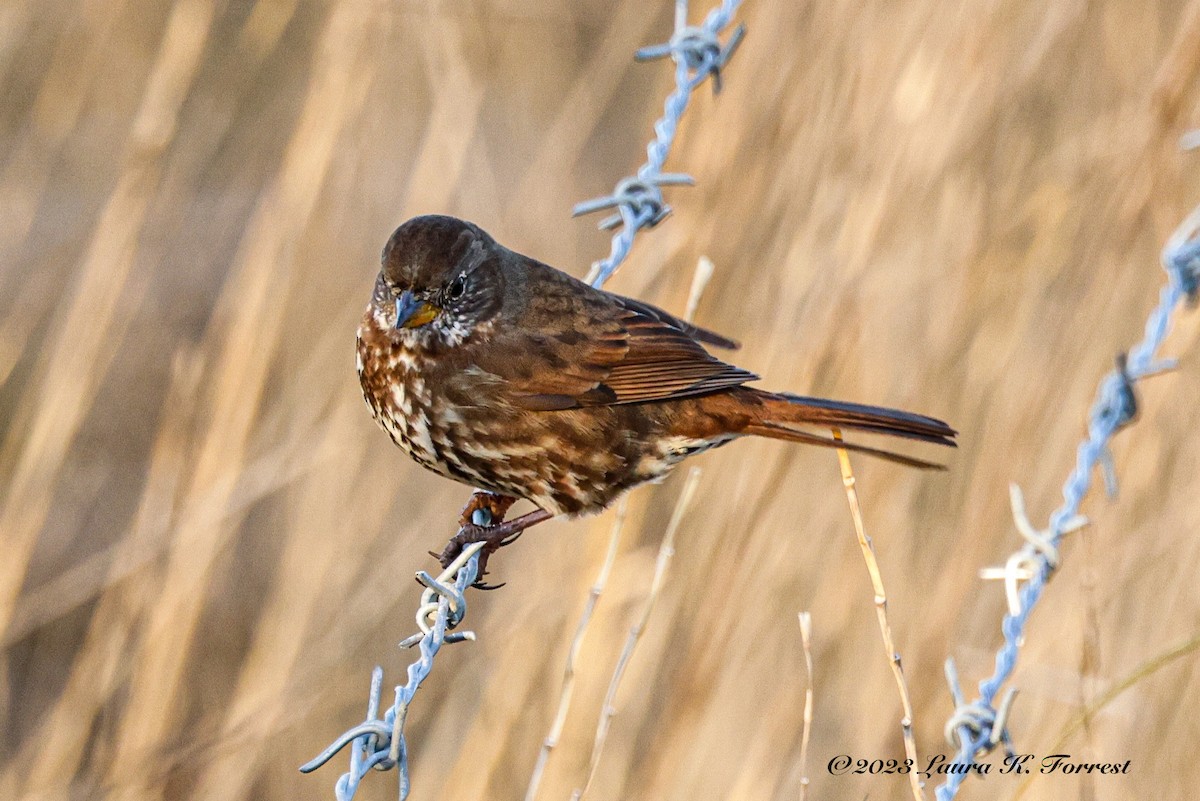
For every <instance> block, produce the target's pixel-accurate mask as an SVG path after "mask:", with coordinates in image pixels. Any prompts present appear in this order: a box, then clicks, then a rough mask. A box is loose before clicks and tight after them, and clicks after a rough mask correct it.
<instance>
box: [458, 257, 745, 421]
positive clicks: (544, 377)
mask: <svg viewBox="0 0 1200 801" xmlns="http://www.w3.org/2000/svg"><path fill="white" fill-rule="evenodd" d="M537 267H542V268H543V269H544V270H546V271H550V270H551V268H548V267H544V265H537ZM535 269H536V268H535ZM537 272H542V271H541V270H537ZM537 277H538V278H539V279H541V280H539V281H537V282H536V283H535V284H534V285H535V286H536V291H535V294H534V295H533V296H531V297H530V298H529V300H528V307H527V308H526V310H525V312H524V314H523V315H522V318H523V319H521V320H520V321H518V324H517V325H516V326H514V327H512V328H511V329H510V330H513V331H515V332H516V334H515V336H516V337H519V339H520V341H519V342H517V341H513V342H511V343H504V344H506V345H510V346H511V347H503V346H502V347H499V348H496V349H495V350H494V351H493V352H495V353H502V354H506V355H507V358H508V360H511V364H509V365H500V364H494V365H493V364H487V365H481V366H483V367H484V368H485V369H487V370H489V371H490V372H493V373H495V374H497V375H498V376H500V377H502V378H503V379H504V380H505V381H506V383H507V385H508V392H507V393H506V394H508V396H509V399H510V400H511V401H512V402H513V403H514V404H516V405H518V406H522V407H524V408H527V409H535V410H552V409H569V408H576V407H580V406H607V405H614V404H624V403H643V402H646V401H656V400H667V399H671V398H683V397H688V396H692V395H701V394H705V393H708V392H712V391H714V390H719V389H725V388H728V387H735V386H739V385H741V384H744V383H746V382H748V381H754V380H756V379H757V378H758V376H756V375H755V374H754V373H751V372H749V371H748V370H743V369H741V368H740V367H735V366H733V365H731V364H727V363H726V362H723V361H721V360H720V359H717V358H716V357H714V356H712V355H710V354H709V353H708V352H707V351H706V350H705V349H704V347H703V346H702V345H701V344H700V342H699V341H697V340H701V341H705V342H709V343H710V344H713V345H719V346H721V347H737V343H736V342H733V341H732V340H729V339H726V338H724V337H721V336H720V335H718V334H714V333H713V332H711V331H707V330H705V329H703V328H699V327H697V326H693V325H690V324H689V323H686V322H684V321H683V320H680V319H678V318H677V317H674V316H672V315H670V314H668V313H667V312H665V311H663V310H662V309H659V308H657V307H655V306H651V305H650V304H648V303H642V302H641V301H635V300H632V299H630V298H625V297H622V296H620V295H613V294H612V293H609V292H601V291H598V290H595V289H592V288H591V287H588V286H587V285H585V284H582V283H581V282H579V281H576V280H575V279H573V278H571V277H569V276H567V275H565V274H563V273H559V272H558V271H557V270H554V271H552V273H546V272H542V274H541V275H539V276H537ZM581 289H583V290H586V291H581ZM564 306H565V307H567V308H569V309H570V311H569V312H568V313H564V311H566V309H564ZM566 322H574V323H576V328H574V329H570V330H565V331H564V330H561V329H562V327H563V324H564V323H566ZM494 344H499V343H494Z"/></svg>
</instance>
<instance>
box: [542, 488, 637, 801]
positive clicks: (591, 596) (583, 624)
mask: <svg viewBox="0 0 1200 801" xmlns="http://www.w3.org/2000/svg"><path fill="white" fill-rule="evenodd" d="M628 510H629V496H628V495H625V496H623V497H622V498H621V501H620V503H618V504H617V515H616V518H615V519H614V520H613V527H612V534H611V535H609V538H608V551H607V553H605V555H604V564H603V565H602V566H601V568H600V572H599V573H597V574H596V581H595V583H593V584H592V589H591V591H590V592H589V593H588V599H587V603H586V604H584V607H583V614H582V615H580V617H579V625H578V626H576V628H575V638H574V639H573V640H571V649H570V650H569V651H567V666H566V668H565V669H564V670H563V684H562V695H561V696H559V699H558V712H557V713H556V714H555V716H554V723H553V724H552V725H551V726H550V733H549V734H547V735H546V739H545V741H544V742H543V743H542V750H541V752H540V753H539V754H538V759H537V764H535V765H534V767H533V775H532V776H530V777H529V788H528V789H527V790H526V791H525V801H534V799H535V798H537V792H538V787H539V786H540V785H541V783H542V774H543V773H544V772H545V770H546V763H547V762H549V761H550V752H551V751H553V750H554V748H555V747H556V746H557V745H558V741H559V738H560V737H561V736H562V730H563V726H565V725H566V722H567V711H568V710H569V709H570V707H571V696H572V695H573V694H574V691H575V664H576V663H577V662H578V660H579V651H580V649H582V647H583V638H584V637H585V636H586V635H587V630H588V624H589V623H591V621H592V614H593V613H594V612H595V611H596V604H597V603H599V601H600V594H601V593H602V592H604V587H605V585H607V584H608V576H609V574H610V573H612V567H613V563H614V562H615V561H616V560H617V546H618V545H619V544H620V542H621V528H622V527H623V526H624V525H625V514H626V512H628Z"/></svg>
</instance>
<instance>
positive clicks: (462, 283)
mask: <svg viewBox="0 0 1200 801" xmlns="http://www.w3.org/2000/svg"><path fill="white" fill-rule="evenodd" d="M466 291H467V279H466V278H465V277H464V276H461V275H460V276H458V277H457V278H455V279H454V280H453V281H451V282H450V286H448V287H446V297H447V298H449V299H450V300H458V299H459V298H461V297H462V296H463V293H464V292H466Z"/></svg>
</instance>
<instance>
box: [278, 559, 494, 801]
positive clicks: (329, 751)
mask: <svg viewBox="0 0 1200 801" xmlns="http://www.w3.org/2000/svg"><path fill="white" fill-rule="evenodd" d="M483 546H484V543H482V542H477V543H473V544H471V545H470V546H468V547H466V548H464V549H463V552H462V554H460V555H459V557H458V558H457V559H456V560H454V562H452V563H451V564H450V565H449V566H448V567H447V568H446V569H445V570H444V571H442V573H441V575H439V576H438V577H437V578H436V579H435V578H433V577H432V576H430V575H429V574H428V573H426V572H425V571H423V570H422V571H420V572H418V573H417V580H418V581H420V582H421V583H422V584H424V585H425V591H424V592H423V593H421V606H420V608H419V609H418V610H417V615H416V619H417V628H419V629H420V632H419V633H417V634H414V635H413V636H412V637H409V638H408V639H406V640H405V641H404V642H402V643H400V645H401V646H402V647H405V648H411V647H412V646H414V645H416V646H417V647H418V648H419V649H420V653H421V655H420V657H419V658H418V659H417V661H416V662H413V663H412V664H411V665H409V666H408V683H407V684H405V685H404V686H401V687H397V688H396V702H395V703H394V704H393V705H392V707H391V708H390V709H388V711H387V712H386V713H385V714H384V716H383V718H380V717H379V699H380V695H381V693H382V691H383V668H379V667H377V668H375V670H374V672H373V673H372V674H371V696H370V700H369V701H368V703H367V719H366V720H365V721H363V722H362V723H360V724H359V725H357V726H355V727H354V728H352V729H349V730H347V731H346V732H345V733H344V734H342V736H341V737H338V738H337V739H336V740H334V741H333V743H332V744H331V745H330V746H329V747H328V748H326V749H325V750H324V751H322V752H321V753H320V754H319V755H318V756H317V757H316V758H315V759H313V760H312V761H311V762H308V763H307V764H305V765H303V766H301V768H300V771H301V772H302V773H310V772H312V771H314V770H316V769H317V768H319V767H321V766H322V765H324V764H325V763H326V762H328V761H329V760H330V759H332V758H333V757H334V756H336V755H337V753H338V752H339V751H341V750H342V749H343V748H345V747H346V746H348V745H349V746H351V750H350V770H349V771H347V772H346V773H343V774H342V777H341V778H340V779H338V782H337V784H336V785H335V787H334V793H335V795H336V797H337V799H338V801H348V800H349V799H351V798H353V797H354V793H355V792H356V791H357V790H358V784H359V782H361V781H362V778H363V776H365V775H367V771H369V770H371V769H372V768H374V769H375V770H388V769H390V768H398V769H399V772H400V798H401V799H402V800H403V799H405V798H407V797H408V790H409V779H408V747H407V744H406V743H405V741H404V721H405V718H406V717H407V716H408V705H409V702H410V701H412V698H413V695H414V694H415V693H416V692H417V689H418V688H419V687H420V686H421V683H422V682H423V681H425V679H426V677H428V676H429V671H430V670H431V669H432V668H433V658H434V657H435V656H436V655H437V652H438V651H439V650H440V649H441V647H442V646H443V645H445V644H448V643H454V642H461V641H463V640H473V639H475V635H474V634H473V633H471V632H469V631H468V632H455V633H449V632H448V631H447V630H448V629H453V628H454V627H456V626H457V625H458V624H459V623H461V622H462V619H463V617H465V616H466V614H467V599H466V595H465V593H466V590H467V587H470V586H471V585H472V584H473V583H474V582H475V578H476V575H477V574H478V572H479V551H480V550H481V549H482V548H483ZM450 582H453V583H452V584H451V583H450Z"/></svg>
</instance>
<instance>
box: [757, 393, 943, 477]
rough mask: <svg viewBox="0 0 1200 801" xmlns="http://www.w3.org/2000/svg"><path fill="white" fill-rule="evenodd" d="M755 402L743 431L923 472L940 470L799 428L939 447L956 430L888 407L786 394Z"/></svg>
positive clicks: (760, 397)
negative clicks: (758, 408)
mask: <svg viewBox="0 0 1200 801" xmlns="http://www.w3.org/2000/svg"><path fill="white" fill-rule="evenodd" d="M755 394H756V400H758V401H759V402H761V403H762V404H763V406H762V412H761V414H760V415H756V418H757V419H755V420H754V422H752V423H751V424H750V425H749V426H747V427H746V429H745V433H747V434H756V435H758V436H761V437H771V438H773V439H782V440H787V441H789V442H803V443H807V444H809V445H821V446H824V447H827V448H845V449H846V450H851V451H857V452H859V453H866V454H869V455H871V456H878V457H880V458H883V459H887V460H889V461H892V462H898V463H900V464H904V465H909V466H911V467H921V468H926V469H935V470H938V469H943V466H942V465H939V464H936V463H934V462H927V461H925V460H923V459H915V458H913V457H911V456H905V455H904V454H900V453H894V452H892V451H887V450H882V449H880V448H872V447H870V446H867V445H858V444H856V443H850V442H839V441H838V440H835V439H834V438H833V437H831V436H824V435H822V434H816V433H813V432H811V431H805V430H803V429H802V428H799V426H806V427H809V428H825V429H835V428H836V429H839V430H841V429H850V430H854V431H866V432H869V433H871V434H887V435H889V436H893V437H904V438H907V439H916V440H921V441H922V442H932V443H935V444H937V445H948V446H949V447H952V448H953V447H955V442H954V436H955V434H956V433H957V432H955V430H954V429H953V428H951V427H950V426H948V425H946V424H945V423H943V422H942V421H941V420H936V419H934V418H932V417H925V416H924V415H919V414H913V413H912V412H902V411H900V410H899V409H888V408H885V407H882V406H865V405H863V404H860V403H845V402H843V401H832V400H825V399H824V398H805V397H801V396H799V395H789V394H786V393H774V392H756V393H755Z"/></svg>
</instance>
